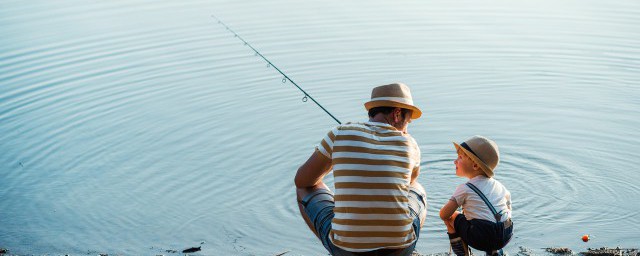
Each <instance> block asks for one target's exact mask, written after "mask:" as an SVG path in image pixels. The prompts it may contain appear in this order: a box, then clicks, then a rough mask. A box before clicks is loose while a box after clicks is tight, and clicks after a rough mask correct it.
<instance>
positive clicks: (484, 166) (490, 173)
mask: <svg viewBox="0 0 640 256" xmlns="http://www.w3.org/2000/svg"><path fill="white" fill-rule="evenodd" d="M453 145H454V146H455V147H456V149H457V150H462V152H464V154H465V155H467V156H468V157H469V158H471V159H473V162H474V163H476V164H478V165H479V166H480V169H482V171H483V172H484V173H485V174H486V175H487V176H488V177H493V170H491V168H489V166H488V165H487V164H485V163H484V162H483V161H482V160H480V158H478V157H477V156H476V155H475V154H473V153H471V152H469V150H467V149H466V148H464V147H462V146H460V144H458V143H455V142H453Z"/></svg>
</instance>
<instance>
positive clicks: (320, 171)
mask: <svg viewBox="0 0 640 256" xmlns="http://www.w3.org/2000/svg"><path fill="white" fill-rule="evenodd" d="M330 170H331V159H329V158H328V157H327V156H325V155H323V154H322V153H320V151H318V150H316V151H315V152H313V154H312V155H311V157H309V159H307V161H306V162H305V163H304V164H303V165H302V166H300V168H298V172H297V173H296V178H295V180H294V181H295V184H296V187H297V188H308V187H313V186H316V185H318V184H320V183H322V178H324V176H325V175H327V173H329V171H330Z"/></svg>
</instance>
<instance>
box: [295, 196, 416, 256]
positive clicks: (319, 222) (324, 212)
mask: <svg viewBox="0 0 640 256" xmlns="http://www.w3.org/2000/svg"><path fill="white" fill-rule="evenodd" d="M302 205H303V206H304V211H305V213H307V216H308V217H309V219H310V220H311V223H312V224H313V227H314V228H315V230H316V233H317V234H318V235H319V236H320V240H321V241H322V245H324V247H325V248H326V249H327V251H329V253H331V255H334V256H335V255H342V256H352V255H396V256H403V255H411V253H412V252H413V250H414V249H415V247H416V242H417V241H418V237H419V236H420V216H423V218H424V216H426V213H427V195H426V194H424V193H423V192H421V191H418V190H417V189H415V188H413V187H411V188H410V190H409V210H410V212H411V216H412V217H413V224H412V225H413V230H414V231H415V235H416V241H414V242H413V244H411V245H410V246H408V247H406V248H402V249H380V250H375V251H370V252H366V253H354V252H349V251H346V250H344V249H342V248H339V247H337V246H335V245H334V244H333V243H332V242H331V240H330V238H329V233H330V231H331V221H332V220H333V217H334V213H333V208H334V207H335V201H334V199H333V193H332V192H331V191H329V190H326V189H318V190H315V191H313V192H312V193H311V194H309V195H307V196H306V197H305V198H303V199H302Z"/></svg>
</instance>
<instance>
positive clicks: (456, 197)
mask: <svg viewBox="0 0 640 256" xmlns="http://www.w3.org/2000/svg"><path fill="white" fill-rule="evenodd" d="M466 188H467V186H466V185H465V184H460V185H458V187H456V191H455V192H453V196H451V200H453V201H456V203H457V204H458V206H463V205H464V202H465V200H467V196H468V195H469V193H468V191H467V189H466Z"/></svg>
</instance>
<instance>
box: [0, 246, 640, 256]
mask: <svg viewBox="0 0 640 256" xmlns="http://www.w3.org/2000/svg"><path fill="white" fill-rule="evenodd" d="M200 248H201V247H191V248H187V249H185V250H182V251H179V250H165V252H166V253H167V254H182V255H189V254H190V253H196V252H198V251H200ZM542 249H544V253H543V254H540V253H537V252H534V251H532V250H531V249H528V248H526V247H523V246H521V247H520V251H519V252H517V253H516V254H515V255H516V256H535V255H556V256H560V255H579V256H640V250H638V248H619V247H616V248H609V247H601V248H588V249H587V251H585V252H574V251H573V250H571V249H569V248H566V247H549V248H542ZM289 252H290V251H284V252H282V253H278V254H275V255H272V256H286V255H287V253H289ZM167 254H156V256H161V255H162V256H165V255H167ZM86 255H96V256H109V254H106V253H95V252H94V253H92V252H88V253H87V254H86ZM114 255H120V254H114ZM196 255H206V254H196ZM472 255H473V254H472ZM0 256H18V254H11V251H10V250H8V249H5V248H0ZM65 256H68V254H65ZM412 256H449V253H448V252H443V253H435V254H420V253H419V252H414V253H413V254H412Z"/></svg>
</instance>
